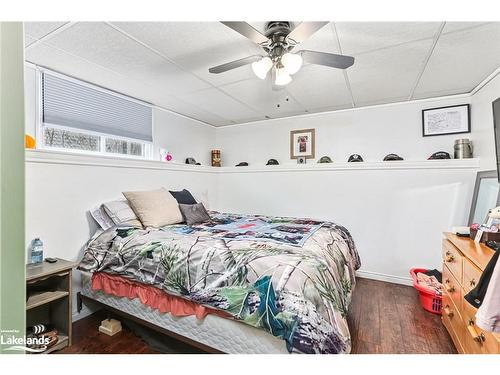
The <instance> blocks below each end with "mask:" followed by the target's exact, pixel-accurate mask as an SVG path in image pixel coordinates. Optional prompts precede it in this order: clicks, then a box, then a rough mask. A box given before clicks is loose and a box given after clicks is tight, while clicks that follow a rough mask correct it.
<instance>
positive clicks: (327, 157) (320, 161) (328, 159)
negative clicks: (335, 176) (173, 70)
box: [318, 156, 333, 163]
mask: <svg viewBox="0 0 500 375" xmlns="http://www.w3.org/2000/svg"><path fill="white" fill-rule="evenodd" d="M318 163H333V162H332V158H331V157H329V156H323V157H322V158H321V159H319V160H318Z"/></svg>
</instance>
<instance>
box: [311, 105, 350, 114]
mask: <svg viewBox="0 0 500 375" xmlns="http://www.w3.org/2000/svg"><path fill="white" fill-rule="evenodd" d="M351 108H352V104H351V103H349V104H343V105H338V106H333V107H332V106H328V107H323V108H314V109H311V110H308V111H307V112H309V113H321V112H331V111H340V110H343V109H351Z"/></svg>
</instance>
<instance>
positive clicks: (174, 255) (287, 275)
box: [78, 212, 360, 353]
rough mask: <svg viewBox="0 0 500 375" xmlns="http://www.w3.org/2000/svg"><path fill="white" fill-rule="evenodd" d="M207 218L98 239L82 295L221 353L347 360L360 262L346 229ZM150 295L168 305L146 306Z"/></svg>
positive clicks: (282, 220)
mask: <svg viewBox="0 0 500 375" xmlns="http://www.w3.org/2000/svg"><path fill="white" fill-rule="evenodd" d="M210 218H211V220H210V221H207V222H204V223H200V224H196V225H191V226H188V225H185V224H176V225H168V226H165V227H162V228H159V229H140V228H134V227H131V226H127V225H119V226H113V227H112V228H109V229H107V230H105V231H102V232H99V233H97V234H96V235H95V236H94V237H93V238H92V239H91V240H90V241H89V242H88V244H87V246H86V248H85V252H84V255H83V259H82V260H81V262H80V265H79V267H78V268H79V269H80V270H81V271H83V272H84V273H86V274H87V275H91V277H88V276H87V277H85V278H84V280H85V281H84V285H83V290H82V294H83V295H84V296H85V297H86V298H89V299H92V300H94V301H98V302H100V303H101V304H104V305H106V306H108V307H110V308H112V309H114V310H116V311H122V312H124V313H126V314H127V315H129V316H133V317H136V318H137V319H139V320H141V321H142V322H145V323H148V324H149V325H150V326H155V327H158V328H161V329H163V330H164V331H165V332H171V333H172V334H173V335H177V336H178V337H182V338H186V339H188V340H190V341H192V342H196V343H199V344H200V345H201V346H203V347H205V348H212V349H213V351H216V352H226V353H349V352H350V349H351V340H350V334H349V330H348V326H347V320H346V317H347V312H348V308H349V303H350V299H351V294H352V292H353V289H354V286H355V270H356V269H358V268H359V267H360V259H359V255H358V253H357V251H356V247H355V245H354V242H353V240H352V237H351V235H350V234H349V232H348V231H347V229H345V228H344V227H342V226H340V225H337V224H334V223H332V222H323V221H317V220H311V219H298V218H286V217H270V216H251V215H235V214H225V213H218V212H210ZM98 275H101V276H98ZM102 276H105V277H104V279H103V277H102ZM96 280H97V281H99V280H100V281H99V282H97V281H96ZM102 280H108V281H109V280H111V281H113V282H118V283H120V285H122V286H123V285H125V286H127V287H126V288H125V290H126V292H123V288H114V287H109V285H108V287H107V288H106V287H103V285H102V284H103V282H102ZM97 284H99V285H100V287H99V286H98V285H97ZM96 285H97V286H96ZM113 285H114V284H111V286H113ZM132 286H133V288H132ZM116 290H122V292H115V291H116ZM130 290H134V291H135V292H134V293H135V294H133V295H132V294H130V293H132V292H130ZM146 290H147V291H148V292H147V293H146V292H144V291H146ZM137 291H138V292H137ZM151 293H152V294H154V295H155V296H158V295H164V296H165V298H167V299H168V301H170V302H169V303H167V305H166V306H167V307H165V306H164V307H163V308H159V305H158V301H156V302H153V303H150V302H151V301H155V298H156V297H155V298H151ZM159 293H160V294H159ZM139 297H141V298H139ZM170 303H174V305H172V306H177V305H178V304H179V303H180V304H181V305H182V306H184V307H185V306H190V308H192V309H193V310H192V313H190V312H188V313H185V314H179V313H178V309H177V310H176V309H175V308H174V309H171V305H170ZM200 309H202V310H200ZM199 311H202V313H198V312H199Z"/></svg>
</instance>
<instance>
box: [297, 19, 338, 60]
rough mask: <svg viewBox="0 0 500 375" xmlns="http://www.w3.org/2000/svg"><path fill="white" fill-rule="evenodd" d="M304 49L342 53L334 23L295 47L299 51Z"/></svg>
mask: <svg viewBox="0 0 500 375" xmlns="http://www.w3.org/2000/svg"><path fill="white" fill-rule="evenodd" d="M303 49H308V50H313V51H319V52H328V53H340V50H339V46H338V43H337V36H336V35H335V32H334V27H333V23H329V24H327V25H325V26H323V27H322V28H321V29H319V30H318V31H316V32H315V33H314V34H313V35H311V37H309V38H308V39H306V40H305V41H303V42H302V43H300V44H299V45H298V46H297V47H295V50H297V51H300V50H303Z"/></svg>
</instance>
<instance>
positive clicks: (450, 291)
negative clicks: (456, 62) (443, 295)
mask: <svg viewBox="0 0 500 375" xmlns="http://www.w3.org/2000/svg"><path fill="white" fill-rule="evenodd" d="M444 283H445V284H446V285H448V284H449V283H450V279H446V280H445V282H444ZM446 291H447V292H448V293H453V292H454V291H455V287H454V286H453V285H452V286H450V287H448V286H446Z"/></svg>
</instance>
